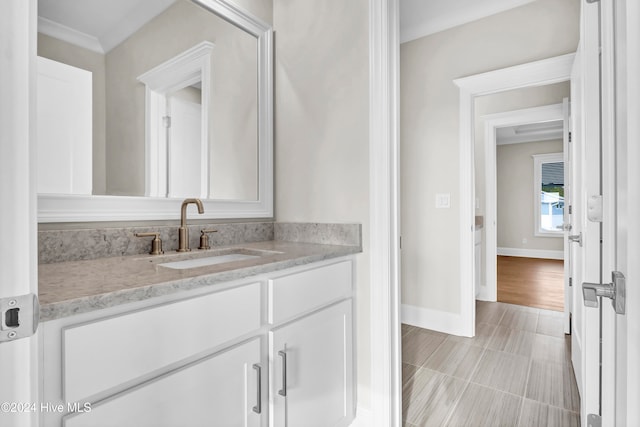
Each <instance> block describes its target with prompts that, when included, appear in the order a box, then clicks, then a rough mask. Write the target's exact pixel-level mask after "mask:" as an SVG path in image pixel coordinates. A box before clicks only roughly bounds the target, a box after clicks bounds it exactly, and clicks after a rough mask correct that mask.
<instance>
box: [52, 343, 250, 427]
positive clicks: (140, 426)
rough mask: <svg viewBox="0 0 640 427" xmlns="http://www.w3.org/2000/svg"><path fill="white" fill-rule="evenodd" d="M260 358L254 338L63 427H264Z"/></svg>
mask: <svg viewBox="0 0 640 427" xmlns="http://www.w3.org/2000/svg"><path fill="white" fill-rule="evenodd" d="M260 354H261V351H260V338H255V339H253V340H251V341H249V342H247V343H244V344H241V345H238V346H236V347H233V348H231V349H229V350H226V351H224V352H222V353H220V354H216V355H213V356H209V357H207V358H205V359H204V360H201V361H197V362H194V363H193V364H191V365H188V366H186V367H183V368H180V369H179V370H178V371H177V372H170V373H168V374H167V375H164V376H162V377H160V378H157V379H154V380H152V381H151V382H150V383H149V384H142V385H141V386H139V387H136V388H134V389H133V390H131V391H129V392H125V393H122V394H121V395H118V396H116V397H115V398H114V399H113V400H109V401H107V402H105V403H103V404H101V405H99V406H96V407H95V408H94V409H93V410H92V411H91V412H85V413H82V414H76V415H73V416H70V417H68V419H66V420H65V423H64V426H65V427H123V426H135V427H177V426H190V427H199V426H202V427H210V426H221V427H223V426H247V427H259V426H260V425H261V414H260V413H258V412H257V411H258V408H259V409H260V410H261V409H262V408H260V406H261V405H262V402H261V400H258V399H261V394H258V391H257V387H258V379H257V375H260V374H261V371H260V370H259V369H257V367H258V366H260ZM254 366H255V367H256V369H254ZM252 397H253V398H252ZM258 405H260V406H258ZM254 407H255V408H256V411H254V410H253V408H254Z"/></svg>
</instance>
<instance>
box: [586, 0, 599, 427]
mask: <svg viewBox="0 0 640 427" xmlns="http://www.w3.org/2000/svg"><path fill="white" fill-rule="evenodd" d="M587 1H589V0H587ZM587 427H602V417H601V416H600V415H596V414H589V415H587Z"/></svg>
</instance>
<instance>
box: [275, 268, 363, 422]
mask: <svg viewBox="0 0 640 427" xmlns="http://www.w3.org/2000/svg"><path fill="white" fill-rule="evenodd" d="M352 275H353V272H352V264H351V262H349V261H345V262H340V263H335V264H332V265H329V266H326V267H323V268H320V269H312V270H308V271H304V272H300V273H295V274H291V275H288V276H285V277H279V278H276V279H274V280H270V281H269V291H270V293H269V295H270V306H269V314H270V316H269V317H270V320H271V321H272V323H274V324H278V323H279V322H280V323H281V326H276V327H274V328H272V329H271V331H270V332H269V358H270V366H271V376H270V377H271V381H270V392H269V396H270V400H271V408H272V410H271V426H272V427H285V426H305V427H313V426H318V427H326V426H348V425H349V424H350V423H351V421H352V420H353V417H354V386H353V384H354V371H353V366H354V363H353V328H352V299H351V298H350V297H351V293H352V282H353V279H352ZM291 319H293V320H291ZM286 320H289V321H288V322H286V323H283V322H284V321H286Z"/></svg>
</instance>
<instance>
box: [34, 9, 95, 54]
mask: <svg viewBox="0 0 640 427" xmlns="http://www.w3.org/2000/svg"><path fill="white" fill-rule="evenodd" d="M38 32H39V33H42V34H45V35H47V36H49V37H53V38H55V39H58V40H62V41H65V42H67V43H71V44H73V45H76V46H79V47H83V48H85V49H89V50H91V51H93V52H98V53H101V54H103V55H104V54H105V50H104V47H103V46H102V44H101V43H100V40H98V38H97V37H94V36H92V35H90V34H87V33H83V32H81V31H78V30H76V29H74V28H71V27H67V26H66V25H62V24H60V23H59V22H55V21H52V20H50V19H47V18H44V17H42V16H38Z"/></svg>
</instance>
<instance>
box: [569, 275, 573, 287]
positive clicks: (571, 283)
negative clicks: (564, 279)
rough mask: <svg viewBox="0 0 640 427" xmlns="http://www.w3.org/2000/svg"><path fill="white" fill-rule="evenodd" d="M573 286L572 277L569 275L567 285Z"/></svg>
mask: <svg viewBox="0 0 640 427" xmlns="http://www.w3.org/2000/svg"><path fill="white" fill-rule="evenodd" d="M572 286H573V277H569V287H572Z"/></svg>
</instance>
